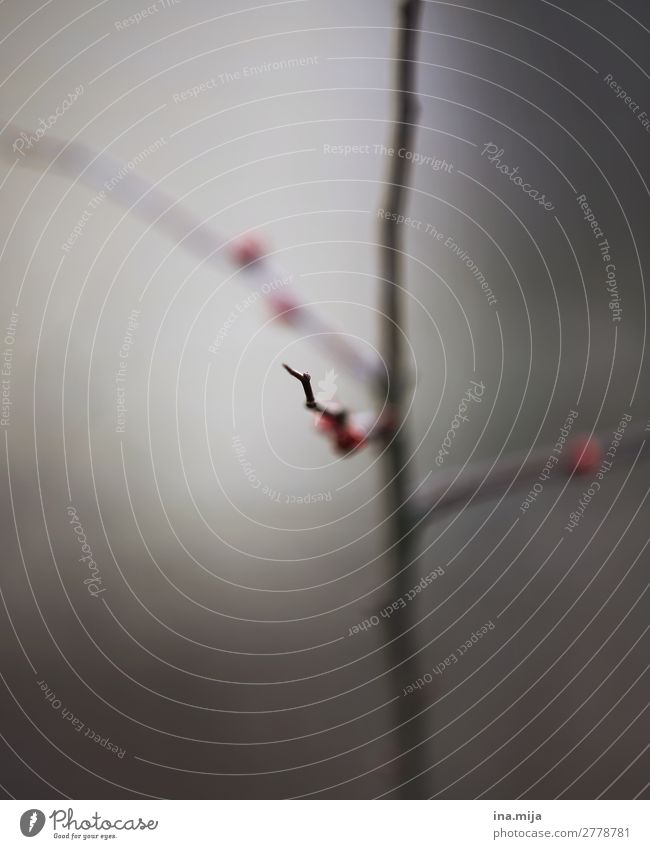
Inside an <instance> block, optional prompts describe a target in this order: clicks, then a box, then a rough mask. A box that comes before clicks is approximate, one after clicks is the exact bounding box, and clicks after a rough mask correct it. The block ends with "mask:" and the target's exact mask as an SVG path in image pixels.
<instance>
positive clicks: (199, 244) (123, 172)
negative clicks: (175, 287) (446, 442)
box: [0, 124, 383, 383]
mask: <svg viewBox="0 0 650 849" xmlns="http://www.w3.org/2000/svg"><path fill="white" fill-rule="evenodd" d="M20 134H21V128H20V127H18V126H16V125H15V124H9V125H8V126H7V128H6V129H5V131H4V133H3V135H2V137H1V139H0V154H1V155H2V156H3V157H4V158H5V159H7V160H12V161H18V163H19V164H20V165H21V166H22V167H25V166H27V167H30V168H34V169H36V170H37V171H41V172H44V171H46V170H49V169H52V170H53V171H56V172H57V173H59V174H62V175H63V176H65V177H67V179H69V180H71V181H76V180H79V181H81V182H82V183H83V184H84V185H86V186H88V187H89V188H91V189H92V190H93V191H95V192H97V193H100V192H104V194H105V195H106V197H107V198H109V199H110V200H111V201H112V202H114V203H116V204H118V205H119V206H121V207H123V208H124V209H127V210H129V211H130V212H132V213H133V214H134V215H136V216H137V217H138V218H140V219H141V220H142V221H144V222H145V223H147V224H148V225H149V226H151V227H154V228H156V229H157V230H159V231H160V232H161V233H164V234H165V235H166V236H168V237H169V238H170V239H171V240H172V241H174V242H175V243H176V244H178V245H180V246H181V247H182V248H183V250H185V251H187V252H189V253H191V254H192V255H193V256H195V257H197V258H199V259H201V260H205V261H206V262H208V263H209V264H210V265H214V266H218V267H219V270H220V271H223V254H224V252H225V255H226V256H227V258H228V259H229V260H230V262H232V263H233V264H234V265H235V266H236V267H238V268H241V270H242V274H241V275H239V276H238V278H237V279H241V280H243V281H244V282H245V283H247V284H248V285H249V286H250V287H251V288H253V289H254V290H256V291H259V292H262V293H264V294H266V295H267V300H268V303H269V306H270V307H271V309H272V310H273V312H274V313H275V314H276V315H277V316H278V317H280V318H282V319H283V320H284V321H285V322H287V323H288V324H290V325H291V326H292V327H295V328H297V329H298V330H300V332H301V333H302V334H303V335H304V336H305V337H308V338H310V339H312V340H313V341H314V342H315V344H317V345H319V346H320V347H321V348H322V349H324V351H325V352H326V353H327V355H328V356H329V357H332V358H334V359H336V360H337V361H338V362H340V363H341V364H342V365H343V366H344V367H345V369H346V371H347V373H348V374H350V375H352V376H354V377H355V378H358V379H359V380H361V381H364V382H369V383H375V382H377V381H378V380H379V379H380V378H381V376H382V375H383V367H382V365H381V362H380V361H379V358H374V357H370V356H369V355H368V354H366V353H365V351H364V350H362V349H361V348H359V347H358V346H357V345H355V344H354V343H353V342H351V341H350V340H349V339H348V338H346V337H345V336H344V335H343V334H342V333H340V332H339V331H338V330H337V329H336V328H334V327H332V326H331V325H329V324H328V323H327V322H326V321H325V320H324V319H323V318H322V317H321V316H320V315H319V314H318V313H317V312H316V310H315V309H314V308H313V307H310V306H309V305H307V304H305V303H303V302H301V300H300V299H299V298H298V297H297V296H296V295H295V294H293V292H290V291H288V290H287V289H286V288H282V289H279V288H278V286H277V282H278V281H284V280H286V279H287V277H288V276H289V275H288V274H287V272H286V270H285V269H283V268H282V267H281V266H280V265H279V264H278V263H277V262H276V261H275V260H274V259H273V258H272V257H271V256H269V255H268V252H267V251H266V250H265V249H264V247H263V245H262V244H261V242H260V241H259V240H258V239H256V238H255V237H252V236H250V235H244V236H243V237H239V238H234V239H230V240H229V239H227V238H225V237H224V236H223V235H221V234H220V233H219V232H217V231H216V230H215V229H213V227H212V226H211V225H209V224H206V223H204V222H203V221H201V220H200V219H199V218H198V217H196V216H195V215H193V214H192V213H191V212H190V211H189V210H188V209H187V207H186V206H185V205H184V204H183V203H182V201H180V202H179V201H178V200H175V199H174V198H173V197H172V196H171V195H169V194H168V193H167V192H165V191H163V190H162V189H160V188H159V187H158V185H157V184H155V183H152V182H151V181H150V180H148V179H147V178H146V177H143V176H142V175H140V174H136V173H135V172H134V171H133V170H131V169H128V168H126V167H125V166H124V163H122V162H120V161H119V160H117V159H114V158H113V157H112V156H111V155H110V154H108V153H106V152H105V151H102V152H98V151H96V150H93V148H91V147H89V146H87V145H85V144H83V143H82V142H79V141H76V140H70V141H65V140H62V139H57V138H55V137H50V136H47V137H44V138H41V139H40V140H39V142H38V145H35V146H34V147H32V148H31V149H30V150H29V152H28V153H27V154H25V155H24V156H17V155H16V153H15V151H14V150H13V148H12V144H11V140H12V139H16V138H19V137H20ZM116 178H119V179H116ZM107 184H108V185H110V186H111V189H110V192H108V191H107V190H106V185H107ZM219 248H223V249H224V250H219Z"/></svg>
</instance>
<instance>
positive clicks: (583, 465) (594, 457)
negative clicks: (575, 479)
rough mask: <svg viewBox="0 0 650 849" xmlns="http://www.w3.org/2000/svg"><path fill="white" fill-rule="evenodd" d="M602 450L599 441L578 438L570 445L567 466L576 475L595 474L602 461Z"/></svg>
mask: <svg viewBox="0 0 650 849" xmlns="http://www.w3.org/2000/svg"><path fill="white" fill-rule="evenodd" d="M602 454H603V452H602V448H601V447H600V443H599V442H598V440H597V439H594V438H593V437H591V438H590V437H589V436H586V435H580V436H576V437H575V438H574V439H573V440H571V443H570V444H569V448H568V452H567V466H568V470H569V472H575V474H576V475H588V474H591V473H592V472H595V471H596V469H597V468H598V467H599V466H600V462H601V460H602Z"/></svg>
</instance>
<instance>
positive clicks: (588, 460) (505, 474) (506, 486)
mask: <svg viewBox="0 0 650 849" xmlns="http://www.w3.org/2000/svg"><path fill="white" fill-rule="evenodd" d="M611 435H612V431H611V430H609V431H601V432H600V433H598V434H594V435H593V436H588V435H578V436H575V437H574V438H573V439H571V440H569V441H568V442H567V444H566V446H565V448H564V461H563V462H558V463H557V464H554V465H553V468H552V469H551V471H550V473H549V474H548V475H547V479H544V478H543V479H542V480H543V481H544V486H545V487H546V486H547V485H548V486H553V485H555V486H557V485H559V484H560V483H562V482H564V481H566V479H567V478H568V477H571V476H574V477H586V476H587V475H589V474H593V473H595V472H597V471H598V469H599V468H600V465H601V463H602V461H603V459H604V458H605V456H606V455H605V454H604V453H603V448H602V446H604V445H606V444H607V441H608V440H610V439H611ZM648 436H649V434H648V432H647V431H645V430H644V428H642V427H638V428H634V429H630V430H629V431H627V432H626V434H625V436H624V438H623V441H622V442H621V443H620V445H619V446H618V448H617V450H616V454H615V459H616V460H620V459H621V458H622V457H628V458H629V457H630V456H636V454H637V453H638V452H639V450H640V448H641V447H642V446H643V445H644V444H645V443H646V442H647V439H648ZM553 451H554V445H547V446H545V447H543V448H539V449H536V450H535V451H534V452H533V453H531V454H530V455H529V456H528V457H524V456H522V453H521V452H519V453H512V454H509V455H507V456H506V457H504V458H503V459H501V460H498V461H496V462H495V461H494V460H492V461H491V462H490V461H486V462H484V463H481V464H480V465H477V464H473V465H472V467H471V469H469V470H468V471H466V472H464V473H463V472H460V473H456V474H453V473H449V474H448V475H446V476H445V478H444V479H441V478H440V477H439V476H438V477H437V479H436V483H435V485H434V486H433V487H431V488H430V489H428V490H427V491H426V492H424V493H422V494H421V495H420V496H416V497H415V498H413V499H412V514H411V520H412V523H413V524H417V523H418V522H420V521H422V520H425V521H434V520H435V519H437V518H438V517H439V515H440V514H441V513H442V512H443V511H444V510H449V509H453V508H454V507H457V506H459V505H461V504H462V505H468V504H470V503H471V504H472V505H475V504H478V503H480V502H482V501H489V500H494V499H497V498H499V497H500V496H503V495H505V494H506V493H507V494H511V493H513V494H514V493H515V492H518V491H520V490H522V489H525V488H527V487H531V486H533V485H534V483H535V482H536V481H539V480H540V475H541V474H542V473H543V472H544V469H545V467H547V464H548V458H549V457H550V456H553ZM608 471H609V470H608Z"/></svg>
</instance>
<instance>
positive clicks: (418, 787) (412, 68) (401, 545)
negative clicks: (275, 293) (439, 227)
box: [380, 0, 431, 798]
mask: <svg viewBox="0 0 650 849" xmlns="http://www.w3.org/2000/svg"><path fill="white" fill-rule="evenodd" d="M420 10H421V0H403V2H402V3H401V5H400V30H399V51H398V58H397V75H396V76H397V80H396V86H395V88H396V98H397V115H396V117H395V130H394V138H393V144H392V147H393V156H392V157H391V160H390V166H389V174H388V186H387V194H386V199H385V205H384V209H386V210H387V211H390V212H391V213H393V215H391V216H390V217H384V218H383V219H382V224H381V234H380V241H381V246H382V247H381V255H380V258H381V271H382V277H383V278H384V282H383V283H382V288H383V292H382V310H383V324H384V326H383V347H384V357H385V362H386V369H387V378H388V383H387V387H385V388H386V391H387V395H388V406H389V408H390V412H391V415H392V416H393V420H394V421H395V422H396V425H397V428H396V431H395V432H394V433H393V434H392V435H391V436H389V437H388V442H387V445H386V451H385V453H384V457H385V461H384V462H385V476H386V480H387V483H388V486H387V489H386V491H387V497H388V509H389V514H390V515H391V519H390V522H389V535H390V536H389V544H390V545H391V546H392V548H391V555H392V557H393V560H394V565H393V569H394V572H395V577H394V581H393V587H392V589H393V592H394V596H395V598H398V597H400V596H403V595H405V593H406V592H407V590H408V589H409V586H410V584H411V583H412V579H411V577H410V575H409V570H407V569H406V568H405V567H406V566H407V564H408V563H409V562H410V561H411V559H412V557H413V539H412V534H410V531H411V529H412V522H411V516H410V511H409V509H408V506H407V501H408V495H409V491H408V476H407V469H406V463H407V457H408V453H407V444H406V437H405V433H404V427H403V426H404V418H405V407H406V405H405V403H404V402H405V389H406V385H407V381H406V380H405V379H404V374H403V368H404V363H403V357H402V339H403V337H402V333H403V322H404V316H403V293H402V286H403V284H404V275H403V262H402V259H401V256H402V255H401V253H400V250H401V242H402V231H401V230H400V226H401V225H399V224H398V223H397V221H396V219H397V215H395V213H397V214H398V215H399V214H400V213H402V211H403V207H404V204H405V200H406V198H405V194H406V191H407V189H408V187H407V179H408V160H407V159H406V158H404V157H402V156H398V151H399V150H400V149H405V150H411V149H412V139H413V135H414V131H415V124H416V119H417V114H418V103H417V99H416V95H415V78H416V63H415V56H416V46H417V38H418V21H419V16H420ZM411 607H412V605H410V606H407V607H406V608H405V609H404V610H403V611H402V612H401V615H399V616H398V615H394V616H391V617H390V618H389V619H388V620H387V625H388V630H389V652H390V659H391V666H392V667H394V669H395V672H394V675H393V676H392V678H393V686H394V689H395V691H396V693H397V694H398V695H401V689H402V686H404V685H405V684H406V683H408V682H409V681H413V680H415V679H416V678H417V677H418V669H417V666H416V664H415V662H414V658H413V656H414V655H415V652H416V651H417V647H418V644H417V638H416V636H415V633H414V631H409V630H408V629H409V627H410V625H411V624H412V619H413V614H412V612H411ZM402 679H403V680H402ZM395 704H396V715H395V720H396V726H397V727H396V731H395V734H396V739H397V743H398V746H399V751H400V755H401V757H400V758H399V760H398V761H397V762H396V763H397V764H398V770H399V772H398V779H399V780H398V782H397V783H398V785H400V788H399V791H397V792H399V794H400V795H401V796H402V797H405V798H420V797H423V796H429V795H431V793H430V792H429V791H430V789H431V788H426V789H425V786H424V782H423V780H422V779H420V780H414V778H415V776H416V775H418V774H419V773H421V772H422V771H423V770H425V769H426V768H427V766H429V763H427V758H426V753H425V748H424V746H423V745H420V744H421V743H422V742H423V740H424V739H425V738H426V737H427V736H428V735H427V728H426V724H425V722H424V721H423V718H422V716H418V717H415V716H412V713H413V708H415V712H416V713H417V712H418V710H419V709H420V708H419V706H418V703H417V701H409V700H407V699H405V698H398V699H397V701H396V702H395ZM427 775H429V774H428V773H427Z"/></svg>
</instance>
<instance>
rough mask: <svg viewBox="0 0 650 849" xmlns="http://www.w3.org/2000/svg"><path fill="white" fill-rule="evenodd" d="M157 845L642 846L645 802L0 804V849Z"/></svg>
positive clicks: (646, 831) (647, 841)
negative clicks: (32, 841) (0, 847)
mask: <svg viewBox="0 0 650 849" xmlns="http://www.w3.org/2000/svg"><path fill="white" fill-rule="evenodd" d="M32 837H33V838H34V840H35V841H36V842H35V843H34V844H33V846H34V847H37V846H45V845H47V846H50V845H51V844H56V845H59V846H62V847H64V849H65V847H67V846H70V845H71V844H79V845H82V844H83V845H86V846H88V845H95V846H98V845H104V846H105V845H109V846H116V847H118V846H125V847H126V846H136V845H137V846H142V847H146V846H156V847H168V846H169V847H182V846H183V845H185V846H187V847H190V846H191V847H192V849H194V847H204V846H205V847H220V846H228V847H230V846H232V847H244V849H247V847H255V849H258V847H271V849H273V847H276V846H277V847H283V849H287V847H288V848H289V849H291V847H301V849H302V847H310V849H311V847H314V849H332V847H337V849H338V847H341V849H343V847H354V849H357V847H358V849H362V847H363V849H366V847H372V849H383V847H391V849H395V848H396V847H398V846H405V845H406V844H407V843H413V844H416V845H420V846H423V847H438V846H440V847H445V849H446V847H464V846H468V847H472V849H479V848H480V847H483V846H495V847H498V846H502V847H519V846H540V847H544V846H548V847H551V846H553V847H566V848H567V849H569V847H573V846H583V847H590V846H591V847H595V846H609V847H616V848H617V849H641V847H643V849H648V847H650V803H649V802H645V801H635V802H630V801H599V802H593V801H527V802H525V803H522V802H512V801H483V800H481V801H435V802H430V801H422V802H421V801H413V802H408V801H382V802H377V801H361V802H358V801H275V802H270V801H212V800H205V801H148V800H147V801H131V800H129V801H116V800H110V799H109V800H100V801H81V802H62V801H51V800H50V801H48V800H40V801H35V800H29V801H5V802H0V845H1V846H2V847H3V849H5V847H6V849H9V847H11V849H13V847H23V849H25V847H26V846H29V845H30V844H29V843H26V842H25V841H26V840H28V839H30V838H32Z"/></svg>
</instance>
